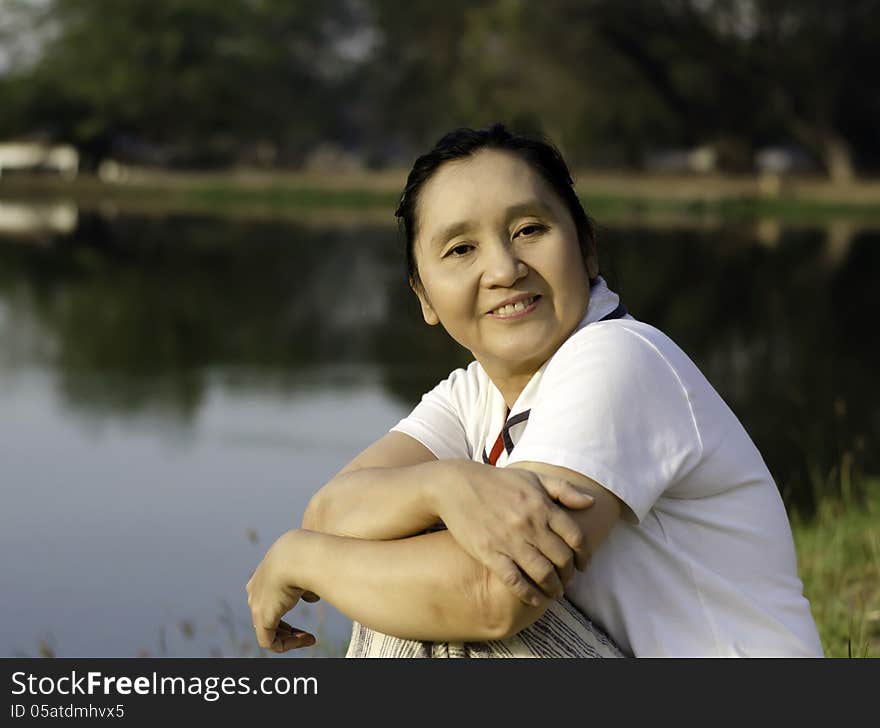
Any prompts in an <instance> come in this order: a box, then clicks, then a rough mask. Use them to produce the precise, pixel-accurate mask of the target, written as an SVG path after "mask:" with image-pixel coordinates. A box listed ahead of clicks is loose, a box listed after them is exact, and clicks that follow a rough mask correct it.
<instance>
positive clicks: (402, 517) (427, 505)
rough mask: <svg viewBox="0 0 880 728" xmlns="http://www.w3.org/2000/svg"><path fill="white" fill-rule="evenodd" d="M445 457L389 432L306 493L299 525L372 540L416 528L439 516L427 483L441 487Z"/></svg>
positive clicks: (409, 533) (445, 470)
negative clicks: (306, 504) (438, 457)
mask: <svg viewBox="0 0 880 728" xmlns="http://www.w3.org/2000/svg"><path fill="white" fill-rule="evenodd" d="M448 462H449V461H439V460H437V458H436V457H434V453H432V452H431V451H430V450H429V449H428V448H426V447H425V446H424V445H422V444H421V443H420V442H418V440H415V439H413V438H412V437H409V436H408V435H404V434H402V433H400V432H389V433H388V434H386V435H385V436H384V437H382V438H380V439H379V440H377V441H376V442H374V443H373V444H372V445H370V446H369V447H368V448H367V449H366V450H364V451H363V452H362V453H361V454H360V455H358V456H357V457H356V458H355V459H354V460H352V461H351V462H350V463H349V464H348V465H346V466H345V467H344V468H343V469H342V470H340V471H339V473H337V474H336V475H335V476H334V477H333V479H332V480H330V481H329V482H328V483H327V484H326V485H325V486H324V487H322V488H321V489H320V490H319V491H318V492H317V493H315V495H314V496H312V498H311V500H310V501H309V503H308V506H307V507H306V510H305V513H304V515H303V520H302V527H303V528H306V529H309V530H311V531H322V532H324V533H329V534H335V535H337V536H351V537H353V538H367V539H374V540H385V539H395V538H404V537H406V536H414V535H415V534H418V533H421V532H422V531H424V530H425V529H427V528H429V527H430V526H432V525H434V524H435V523H436V522H437V521H438V519H439V518H440V516H439V515H438V514H437V513H436V512H435V510H436V509H435V508H434V507H433V498H432V497H431V492H430V486H431V485H432V484H435V483H437V484H440V487H442V483H443V482H445V481H446V480H447V479H448V477H449V473H448V465H447V464H446V463H448ZM429 465H433V466H434V467H429Z"/></svg>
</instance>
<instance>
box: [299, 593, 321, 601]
mask: <svg viewBox="0 0 880 728" xmlns="http://www.w3.org/2000/svg"><path fill="white" fill-rule="evenodd" d="M302 598H303V601H305V602H317V601H318V600H319V599H320V598H321V597H319V596H318V595H317V594H315V592H310V591H306V592H303V595H302Z"/></svg>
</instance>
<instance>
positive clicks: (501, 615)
mask: <svg viewBox="0 0 880 728" xmlns="http://www.w3.org/2000/svg"><path fill="white" fill-rule="evenodd" d="M480 571H481V574H480V575H479V577H478V579H477V583H476V587H475V594H474V598H475V600H476V603H477V604H478V613H479V621H480V626H481V632H482V634H481V639H482V640H483V641H498V640H505V639H507V638H508V637H513V636H514V635H515V634H517V633H519V632H521V631H522V630H524V629H525V628H526V627H528V626H529V625H531V624H532V623H534V622H536V621H537V620H538V619H540V617H541V615H543V614H544V612H545V611H546V610H547V607H548V606H550V599H549V598H545V599H542V600H541V603H540V605H538V606H532V605H529V604H525V603H524V602H522V601H521V600H520V599H519V598H518V597H517V596H516V595H515V594H514V593H513V592H512V591H511V590H510V589H509V588H508V587H507V586H505V585H504V584H503V583H502V582H501V580H500V579H498V578H496V577H495V576H494V575H492V573H491V572H489V570H488V569H486V568H482V569H480Z"/></svg>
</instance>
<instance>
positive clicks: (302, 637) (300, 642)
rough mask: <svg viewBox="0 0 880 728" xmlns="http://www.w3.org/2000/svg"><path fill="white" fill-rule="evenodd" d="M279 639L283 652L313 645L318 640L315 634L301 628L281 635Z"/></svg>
mask: <svg viewBox="0 0 880 728" xmlns="http://www.w3.org/2000/svg"><path fill="white" fill-rule="evenodd" d="M279 640H280V647H281V652H287V650H296V649H299V648H300V647H311V646H312V645H314V644H315V643H316V642H317V640H316V639H315V635H313V634H311V633H309V632H304V631H302V630H299V631H297V632H296V633H294V634H288V635H280V636H279Z"/></svg>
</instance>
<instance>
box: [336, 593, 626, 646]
mask: <svg viewBox="0 0 880 728" xmlns="http://www.w3.org/2000/svg"><path fill="white" fill-rule="evenodd" d="M345 656H346V657H404V658H405V657H425V658H427V657H624V655H623V653H622V652H621V651H620V650H619V649H617V647H616V646H615V645H614V643H613V642H612V641H611V639H610V638H609V637H608V636H607V635H605V634H604V633H603V632H602V631H601V630H599V629H598V628H597V627H596V626H594V625H593V623H592V622H590V620H589V619H587V618H586V617H585V616H584V615H583V614H582V613H581V612H580V611H579V610H578V608H577V607H575V606H574V605H573V604H572V603H571V602H569V601H568V600H567V599H564V598H563V599H559V600H557V601H555V602H553V603H552V604H551V605H550V607H549V608H548V609H547V611H546V612H544V614H543V616H542V617H541V618H540V619H539V620H537V621H536V622H535V623H534V624H532V625H531V626H529V627H526V628H525V629H524V630H522V631H521V632H518V633H517V634H515V635H513V636H512V637H508V638H507V639H505V640H497V641H492V642H422V641H418V640H405V639H401V638H399V637H392V636H391V635H387V634H382V633H381V632H376V631H374V630H372V629H369V628H368V627H364V626H363V625H362V624H360V623H359V622H354V623H353V624H352V630H351V642H350V643H349V646H348V652H347V653H346V655H345Z"/></svg>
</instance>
